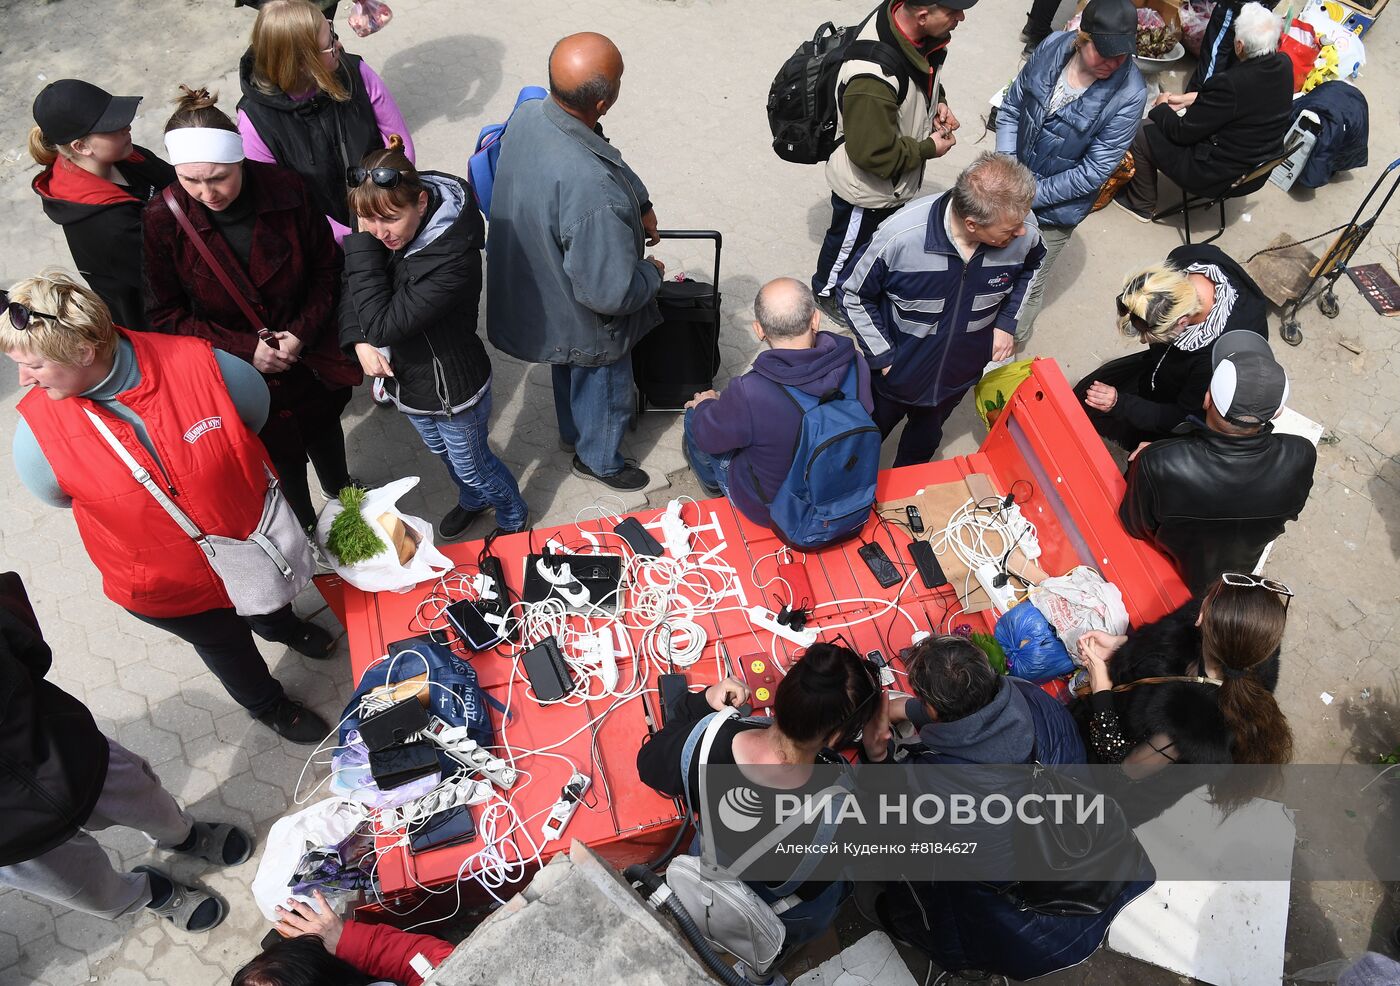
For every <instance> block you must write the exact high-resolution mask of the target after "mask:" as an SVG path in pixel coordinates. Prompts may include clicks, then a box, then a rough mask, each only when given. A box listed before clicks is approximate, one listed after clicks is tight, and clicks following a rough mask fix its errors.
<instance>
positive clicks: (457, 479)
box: [407, 390, 530, 531]
mask: <svg viewBox="0 0 1400 986" xmlns="http://www.w3.org/2000/svg"><path fill="white" fill-rule="evenodd" d="M407 417H408V420H409V421H412V422H413V427H415V428H417V429H418V434H419V435H421V436H422V438H423V444H424V445H426V446H428V451H430V452H432V453H433V454H435V455H436V456H437V457H438V458H439V459H441V460H442V461H443V463H444V464H445V465H446V466H447V472H448V474H449V475H450V476H451V477H452V481H453V482H454V483H456V484H457V504H458V506H460V507H461V508H462V509H463V510H481V509H483V508H485V507H487V506H492V507H495V508H496V526H497V527H499V528H500V529H501V530H503V531H518V530H522V529H524V527H525V522H526V521H527V520H528V519H529V516H530V508H529V507H527V506H526V505H525V499H524V497H522V496H521V495H520V486H519V485H518V484H517V483H516V482H515V477H514V476H512V475H511V474H510V470H509V469H507V468H506V464H505V463H504V462H502V461H501V460H500V459H498V458H497V457H496V453H494V452H492V451H491V446H490V445H488V444H487V443H486V430H487V427H488V425H489V424H490V421H491V391H490V390H487V391H486V393H484V394H482V395H481V400H479V401H477V402H476V403H475V404H474V405H472V406H471V407H469V408H467V409H466V410H464V411H458V412H457V413H456V414H454V415H452V416H451V417H445V416H442V415H436V414H410V415H407Z"/></svg>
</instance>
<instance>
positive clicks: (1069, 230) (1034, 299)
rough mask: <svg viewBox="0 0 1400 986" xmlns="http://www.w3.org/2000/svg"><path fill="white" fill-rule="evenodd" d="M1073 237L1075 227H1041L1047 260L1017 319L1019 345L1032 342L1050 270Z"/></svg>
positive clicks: (1037, 274) (1034, 281) (1038, 272)
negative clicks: (1033, 330) (1031, 338)
mask: <svg viewBox="0 0 1400 986" xmlns="http://www.w3.org/2000/svg"><path fill="white" fill-rule="evenodd" d="M1073 235H1074V227H1073V226H1049V225H1046V226H1041V227H1040V239H1041V242H1042V243H1044V244H1045V259H1044V260H1042V261H1041V262H1040V269H1039V270H1038V271H1036V272H1035V277H1034V278H1033V279H1032V280H1031V287H1030V290H1029V291H1028V292H1027V293H1026V300H1025V303H1024V304H1022V305H1021V314H1020V316H1019V317H1018V318H1017V319H1016V343H1017V345H1025V344H1026V343H1027V342H1028V341H1029V340H1030V337H1031V330H1032V329H1034V328H1035V319H1036V316H1037V315H1039V314H1040V307H1041V305H1043V304H1044V303H1045V282H1046V279H1047V278H1049V276H1050V268H1051V267H1054V266H1055V261H1056V260H1057V259H1059V256H1060V251H1061V250H1063V249H1064V248H1065V244H1066V243H1068V242H1069V238H1070V237H1071V236H1073Z"/></svg>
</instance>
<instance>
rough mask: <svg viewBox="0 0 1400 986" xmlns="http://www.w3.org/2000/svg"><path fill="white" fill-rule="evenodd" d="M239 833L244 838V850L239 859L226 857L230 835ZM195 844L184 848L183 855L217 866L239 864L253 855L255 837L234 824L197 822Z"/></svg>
mask: <svg viewBox="0 0 1400 986" xmlns="http://www.w3.org/2000/svg"><path fill="white" fill-rule="evenodd" d="M234 833H237V834H238V835H239V837H241V838H242V839H243V852H242V853H240V854H239V856H238V858H237V859H225V858H224V850H225V849H226V848H227V847H228V840H229V836H231V835H233V834H234ZM194 836H195V839H194V845H193V846H191V847H190V848H188V849H185V850H182V852H181V855H185V856H197V857H199V858H200V859H202V860H204V861H205V862H206V863H213V864H214V865H215V866H237V865H238V864H239V863H245V862H247V861H248V857H249V856H251V855H253V838H252V836H250V835H249V834H248V833H247V832H244V831H243V830H242V829H240V828H238V827H237V826H234V825H227V824H224V823H222V822H195V823H194Z"/></svg>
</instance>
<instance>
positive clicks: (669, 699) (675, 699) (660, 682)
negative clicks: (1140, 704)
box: [656, 674, 690, 726]
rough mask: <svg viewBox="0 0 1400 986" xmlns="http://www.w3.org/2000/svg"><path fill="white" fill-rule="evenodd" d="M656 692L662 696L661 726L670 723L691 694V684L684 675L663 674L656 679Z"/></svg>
mask: <svg viewBox="0 0 1400 986" xmlns="http://www.w3.org/2000/svg"><path fill="white" fill-rule="evenodd" d="M656 690H657V692H658V693H659V694H660V695H661V724H662V725H663V726H664V725H666V723H668V722H670V721H671V719H672V718H673V717H674V716H675V715H676V712H677V710H679V709H680V706H681V703H682V702H684V701H685V697H686V696H687V695H689V694H690V682H689V680H687V679H686V676H685V675H683V674H663V675H658V676H657V678H656Z"/></svg>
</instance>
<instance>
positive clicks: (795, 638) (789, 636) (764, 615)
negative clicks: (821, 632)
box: [747, 606, 817, 647]
mask: <svg viewBox="0 0 1400 986" xmlns="http://www.w3.org/2000/svg"><path fill="white" fill-rule="evenodd" d="M747 612H748V614H749V622H750V623H752V624H753V625H754V626H756V627H759V628H761V629H764V630H767V631H768V632H769V633H771V634H773V635H774V636H778V637H782V638H783V639H784V640H787V641H791V642H792V643H794V644H796V645H797V646H798V647H811V646H812V645H813V644H815V643H816V642H817V631H816V630H814V629H812V628H811V627H808V628H807V629H805V630H794V629H793V628H792V627H785V626H783V625H782V624H781V623H779V622H778V617H777V616H775V615H774V614H773V612H772V611H771V610H767V609H764V608H763V607H762V606H750V607H749V608H748V610H747Z"/></svg>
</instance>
